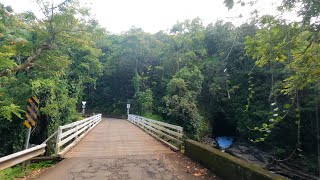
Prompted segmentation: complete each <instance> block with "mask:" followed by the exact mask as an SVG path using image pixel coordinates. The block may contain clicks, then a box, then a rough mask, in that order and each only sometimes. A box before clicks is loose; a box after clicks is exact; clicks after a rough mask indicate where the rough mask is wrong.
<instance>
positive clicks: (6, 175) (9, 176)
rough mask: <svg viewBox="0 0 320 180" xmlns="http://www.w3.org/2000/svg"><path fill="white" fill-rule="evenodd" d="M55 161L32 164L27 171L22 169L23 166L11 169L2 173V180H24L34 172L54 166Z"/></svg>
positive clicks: (0, 174) (0, 175) (0, 177)
mask: <svg viewBox="0 0 320 180" xmlns="http://www.w3.org/2000/svg"><path fill="white" fill-rule="evenodd" d="M55 163H56V162H55V161H41V162H37V163H31V164H30V165H29V166H28V168H27V169H26V170H24V169H23V168H22V165H17V166H14V167H11V168H7V169H5V170H2V171H0V179H1V180H14V179H16V178H23V177H25V176H27V175H29V174H30V173H32V171H34V170H39V169H42V168H46V167H50V166H52V165H54V164H55Z"/></svg>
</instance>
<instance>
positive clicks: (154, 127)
mask: <svg viewBox="0 0 320 180" xmlns="http://www.w3.org/2000/svg"><path fill="white" fill-rule="evenodd" d="M128 121H130V122H132V123H134V124H136V125H137V126H139V127H141V128H142V129H144V130H145V131H146V132H148V133H149V134H150V135H152V136H153V137H155V138H156V139H158V140H160V141H161V142H163V143H165V144H167V145H169V146H170V147H171V148H173V149H175V150H179V149H180V147H181V145H182V138H183V128H182V127H181V126H176V125H172V124H169V123H164V122H161V121H156V120H153V119H149V118H145V117H141V116H137V115H133V114H129V115H128Z"/></svg>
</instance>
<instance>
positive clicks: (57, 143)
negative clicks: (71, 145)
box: [55, 126, 62, 154]
mask: <svg viewBox="0 0 320 180" xmlns="http://www.w3.org/2000/svg"><path fill="white" fill-rule="evenodd" d="M61 133H62V128H61V126H59V127H58V132H57V139H56V150H55V153H56V154H58V153H59V152H60V146H59V143H60V141H61V138H60V135H61Z"/></svg>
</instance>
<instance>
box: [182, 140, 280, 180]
mask: <svg viewBox="0 0 320 180" xmlns="http://www.w3.org/2000/svg"><path fill="white" fill-rule="evenodd" d="M184 146H185V155H186V156H188V157H189V158H191V159H192V160H194V161H197V162H199V163H201V164H202V165H204V166H205V167H207V168H208V169H211V170H212V171H213V173H215V174H216V175H217V176H220V177H221V178H222V179H225V180H280V179H285V178H284V177H282V176H280V175H276V174H272V173H271V172H269V171H267V170H265V169H262V168H261V167H259V166H256V165H252V164H249V163H248V162H246V161H244V160H242V159H239V158H236V157H234V156H231V155H229V154H227V153H223V152H221V151H219V150H217V149H214V148H212V147H210V146H208V145H205V144H202V143H199V142H196V141H193V140H185V142H184Z"/></svg>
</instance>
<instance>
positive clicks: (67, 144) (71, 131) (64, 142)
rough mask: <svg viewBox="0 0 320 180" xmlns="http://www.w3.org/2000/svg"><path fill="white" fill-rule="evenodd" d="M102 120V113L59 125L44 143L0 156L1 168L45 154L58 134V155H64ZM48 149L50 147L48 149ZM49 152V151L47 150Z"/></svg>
mask: <svg viewBox="0 0 320 180" xmlns="http://www.w3.org/2000/svg"><path fill="white" fill-rule="evenodd" d="M100 121H101V114H98V115H95V116H92V117H89V118H86V119H83V120H81V121H76V122H73V123H70V124H67V125H64V126H59V128H58V130H57V131H56V132H54V133H53V134H52V135H51V136H50V137H49V138H48V139H46V140H45V141H44V142H43V143H42V144H40V145H37V146H34V147H31V148H29V149H26V150H23V151H19V152H16V153H14V154H10V155H8V156H4V157H1V158H0V170H3V169H6V168H9V167H12V166H14V165H17V164H20V163H22V162H24V161H27V160H30V159H32V158H34V157H36V156H39V155H43V154H44V153H45V152H46V147H48V141H49V140H50V139H52V138H53V137H55V136H56V149H55V150H56V152H55V153H56V155H63V154H64V153H66V152H67V151H68V150H69V149H70V148H72V147H73V146H74V145H75V144H76V143H77V142H79V141H80V140H81V139H82V138H83V137H84V136H85V135H86V134H87V133H88V132H89V131H90V130H91V129H92V128H93V127H94V126H96V125H97V124H98V123H99V122H100ZM47 150H48V149H47ZM47 152H48V151H47Z"/></svg>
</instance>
